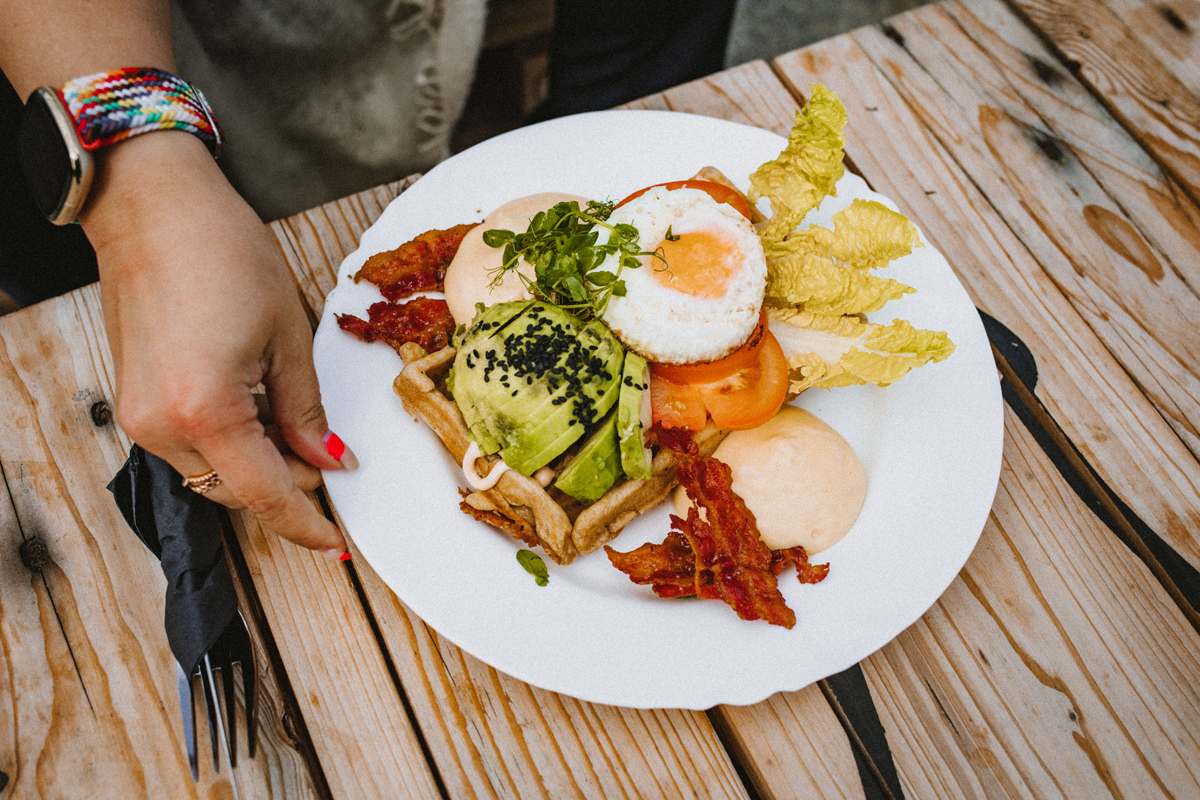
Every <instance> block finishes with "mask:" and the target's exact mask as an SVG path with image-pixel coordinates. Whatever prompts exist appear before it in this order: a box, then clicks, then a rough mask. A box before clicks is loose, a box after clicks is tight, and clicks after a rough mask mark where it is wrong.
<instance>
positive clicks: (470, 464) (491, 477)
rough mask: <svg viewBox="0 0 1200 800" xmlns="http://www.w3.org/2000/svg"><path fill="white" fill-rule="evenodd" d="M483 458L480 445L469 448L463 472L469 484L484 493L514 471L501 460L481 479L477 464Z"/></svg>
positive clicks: (472, 445)
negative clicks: (502, 476) (506, 474)
mask: <svg viewBox="0 0 1200 800" xmlns="http://www.w3.org/2000/svg"><path fill="white" fill-rule="evenodd" d="M481 458H483V453H482V452H480V450H479V445H478V444H476V443H475V442H471V444H470V445H469V446H468V447H467V452H466V453H464V454H463V460H462V471H463V475H465V476H466V478H467V483H469V484H470V485H471V488H472V489H475V490H476V491H480V492H482V491H484V490H485V489H490V488H492V487H493V486H495V485H496V484H497V483H498V482H499V480H500V476H501V475H503V474H504V473H506V472H508V471H509V470H510V469H512V468H511V467H510V466H508V464H505V463H504V460H503V459H501V460H500V461H497V462H496V463H495V464H493V465H492V469H491V471H490V472H489V473H488V474H487V475H486V476H485V477H483V478H481V477H479V473H478V472H476V471H475V462H476V461H478V460H479V459H481Z"/></svg>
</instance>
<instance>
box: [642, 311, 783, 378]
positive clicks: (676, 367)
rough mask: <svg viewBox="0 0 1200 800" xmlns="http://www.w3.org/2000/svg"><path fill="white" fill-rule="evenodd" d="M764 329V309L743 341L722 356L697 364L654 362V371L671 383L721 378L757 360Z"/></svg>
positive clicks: (765, 319) (751, 364)
mask: <svg viewBox="0 0 1200 800" xmlns="http://www.w3.org/2000/svg"><path fill="white" fill-rule="evenodd" d="M766 329H767V315H766V312H765V311H764V312H760V313H759V315H758V324H757V325H755V326H754V330H753V331H752V332H751V334H750V336H749V337H748V338H747V339H746V341H745V343H744V344H742V346H741V347H739V348H738V349H737V350H734V351H733V352H732V353H730V354H729V355H727V356H725V357H724V358H719V359H717V360H716V361H704V362H701V363H698V364H655V365H654V371H655V373H657V374H658V375H660V376H661V377H663V378H666V379H667V380H669V381H671V382H672V383H681V384H698V383H713V382H714V381H719V380H723V379H725V378H728V377H729V376H730V375H732V374H733V373H735V372H737V371H738V370H740V369H745V368H746V367H752V366H754V365H755V364H756V363H757V362H758V350H759V347H760V346H761V343H762V338H763V332H764V331H766Z"/></svg>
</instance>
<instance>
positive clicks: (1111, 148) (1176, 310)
mask: <svg viewBox="0 0 1200 800" xmlns="http://www.w3.org/2000/svg"><path fill="white" fill-rule="evenodd" d="M943 8H944V10H945V11H946V12H947V13H946V14H937V13H926V14H915V15H913V16H911V17H908V16H905V17H900V18H898V19H897V20H896V24H895V26H894V28H893V30H894V31H895V32H896V34H897V35H899V36H902V37H904V38H905V39H906V41H907V40H909V38H910V37H911V41H909V42H908V45H907V47H906V49H907V50H908V51H909V52H910V53H911V54H912V56H913V58H914V60H915V61H917V62H918V63H938V64H939V65H942V69H941V71H940V72H939V74H938V90H939V91H941V92H945V93H946V95H948V96H950V97H953V98H954V100H955V101H956V102H957V103H958V105H959V108H957V109H955V113H956V115H957V116H958V117H959V119H960V120H961V121H964V122H965V121H966V120H967V119H968V118H970V119H974V120H976V126H975V132H976V133H977V135H978V136H979V139H980V141H982V142H984V143H985V148H986V149H985V153H981V155H983V156H984V158H987V159H988V161H990V163H988V164H987V165H982V164H981V165H979V166H978V167H976V166H974V165H972V166H969V167H968V169H970V170H971V171H972V172H976V171H979V170H981V169H990V170H991V171H992V172H993V173H994V174H995V175H996V178H997V179H1000V180H1004V181H1005V182H1006V183H1007V184H1009V185H1010V186H1011V187H1012V189H1013V197H1011V198H1007V199H1006V200H997V204H998V205H999V206H1000V208H1001V212H1002V213H1003V215H1004V217H1005V220H1006V221H1007V222H1008V223H1009V224H1010V225H1011V226H1012V227H1013V229H1014V230H1015V231H1017V233H1018V235H1019V236H1020V237H1021V238H1022V240H1024V241H1025V242H1027V243H1028V244H1029V245H1030V247H1031V249H1032V250H1033V252H1034V255H1035V257H1037V258H1038V260H1039V261H1041V262H1042V264H1043V266H1045V267H1046V269H1047V271H1048V272H1049V273H1050V274H1051V276H1052V277H1053V279H1054V280H1055V281H1056V282H1057V283H1059V284H1060V285H1061V286H1062V287H1063V291H1064V292H1065V293H1066V294H1067V296H1068V297H1069V298H1070V299H1071V300H1072V304H1073V305H1074V306H1075V307H1076V308H1077V309H1078V310H1079V312H1080V314H1081V315H1082V316H1083V317H1084V319H1085V320H1086V321H1087V323H1088V325H1089V326H1091V327H1092V328H1093V329H1094V330H1095V331H1096V333H1097V335H1098V336H1099V337H1100V338H1101V339H1102V340H1103V341H1104V342H1105V344H1106V345H1107V346H1108V347H1109V348H1110V349H1111V350H1113V352H1114V353H1116V354H1117V357H1118V359H1119V360H1120V361H1121V363H1122V365H1123V366H1124V367H1125V368H1126V369H1127V370H1128V371H1129V372H1130V374H1131V375H1132V376H1133V377H1134V379H1135V380H1136V381H1137V382H1138V383H1139V384H1140V385H1141V386H1142V388H1143V391H1145V392H1146V394H1147V395H1148V396H1149V397H1150V398H1151V400H1153V401H1154V403H1155V405H1157V406H1158V407H1159V409H1160V413H1162V414H1163V415H1164V416H1165V417H1166V418H1167V420H1168V422H1169V423H1170V424H1171V425H1172V427H1174V428H1175V430H1176V433H1177V434H1178V435H1179V436H1180V438H1182V439H1183V441H1184V442H1185V443H1186V444H1188V446H1189V447H1190V448H1191V450H1192V452H1193V453H1195V454H1200V434H1198V433H1197V427H1198V426H1200V339H1198V338H1197V337H1196V336H1195V335H1194V332H1193V330H1192V329H1193V327H1194V325H1195V322H1194V320H1196V319H1200V297H1197V295H1196V287H1200V224H1198V223H1200V212H1198V211H1197V208H1196V205H1195V203H1193V202H1192V201H1191V200H1190V199H1189V198H1188V197H1187V195H1186V193H1185V192H1183V191H1182V190H1181V188H1180V187H1179V186H1178V184H1176V183H1175V182H1174V181H1173V180H1171V179H1170V178H1169V177H1166V176H1164V175H1163V173H1162V170H1161V169H1160V168H1159V166H1158V164H1156V163H1155V162H1154V161H1153V160H1152V159H1151V158H1150V156H1149V155H1148V154H1147V153H1146V152H1145V151H1144V150H1142V148H1141V147H1140V145H1139V143H1138V142H1136V141H1135V140H1133V139H1132V138H1130V136H1129V135H1128V134H1127V133H1126V132H1125V131H1124V130H1122V129H1121V128H1120V127H1119V125H1118V124H1117V123H1116V121H1115V120H1113V119H1112V117H1110V116H1109V114H1108V113H1107V111H1105V109H1104V108H1103V107H1102V106H1101V105H1100V104H1099V102H1098V101H1097V100H1096V99H1095V98H1094V97H1093V96H1092V94H1091V93H1090V92H1088V91H1087V90H1086V89H1085V88H1084V87H1082V86H1080V85H1079V84H1078V83H1076V82H1075V81H1072V80H1069V79H1067V78H1066V76H1065V74H1064V73H1061V72H1059V71H1056V68H1055V67H1053V66H1052V65H1051V64H1050V63H1049V61H1048V59H1049V58H1050V54H1049V53H1046V52H1045V51H1043V50H1041V49H1040V43H1039V42H1038V40H1037V39H1036V38H1035V36H1034V34H1033V33H1032V32H1031V31H1029V30H1028V29H1027V28H1026V27H1025V26H1024V25H1022V24H1020V23H1019V22H1018V20H1017V19H1016V18H1015V17H1013V16H1012V14H1011V13H1009V12H1008V11H1007V10H1006V9H1004V8H1003V7H1001V6H999V5H998V4H994V3H990V2H978V1H976V0H971V1H969V2H966V3H962V4H951V5H946V6H944V7H943ZM906 33H907V34H908V36H906ZM880 40H881V39H880V37H877V38H876V41H880ZM864 41H866V37H864ZM873 52H876V53H880V51H879V50H875V51H873ZM877 57H879V56H878V55H877ZM1008 65H1012V66H1008ZM943 105H944V103H943ZM977 109H978V111H977ZM1017 139H1019V140H1020V144H1022V145H1023V147H1017V146H1015V142H1014V140H1017ZM1031 144H1032V145H1035V146H1036V149H1034V147H1031ZM1022 150H1024V151H1026V152H1027V153H1028V156H1026V157H1025V160H1026V163H1022V161H1021V160H1020V159H1021V158H1022V156H1021V155H1020V153H1021V151H1022ZM1035 159H1036V160H1037V162H1040V163H1036V162H1035V163H1028V162H1034V160H1035ZM1037 166H1042V167H1043V169H1041V170H1039V171H1038V172H1037V173H1036V174H1035V175H1033V176H1032V177H1027V176H1031V172H1030V168H1033V167H1037ZM1046 168H1048V169H1046ZM1043 173H1047V176H1048V177H1052V179H1051V180H1049V181H1047V180H1044V179H1043ZM994 182H995V181H993V183H994ZM996 197H997V195H996V194H995V193H989V199H992V198H996ZM1018 203H1019V204H1020V209H1018V207H1017V204H1018ZM1022 211H1024V212H1025V213H1021V212H1022ZM1064 212H1066V213H1065V215H1064ZM1046 220H1054V222H1053V223H1049V224H1048V223H1047V221H1046Z"/></svg>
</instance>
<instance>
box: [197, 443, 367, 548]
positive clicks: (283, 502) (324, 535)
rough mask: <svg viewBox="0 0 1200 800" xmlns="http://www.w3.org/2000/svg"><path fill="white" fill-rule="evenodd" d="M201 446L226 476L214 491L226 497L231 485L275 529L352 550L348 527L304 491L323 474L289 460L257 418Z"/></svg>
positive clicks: (299, 540) (307, 543) (305, 541)
mask: <svg viewBox="0 0 1200 800" xmlns="http://www.w3.org/2000/svg"><path fill="white" fill-rule="evenodd" d="M198 445H199V447H198V449H199V451H200V454H201V456H202V457H203V458H204V460H205V461H207V462H208V464H209V465H211V468H212V469H214V470H216V471H217V474H218V475H220V476H221V486H219V487H217V489H214V490H213V492H211V493H210V495H211V496H213V499H214V500H217V501H218V502H221V500H222V497H224V496H225V495H224V493H222V494H221V495H217V492H218V491H221V490H225V492H228V493H229V494H230V495H232V498H233V500H234V501H236V502H237V503H239V504H241V505H242V506H243V507H245V508H246V509H247V510H249V511H250V513H252V514H254V516H255V517H257V518H258V520H259V522H261V523H262V525H263V526H264V527H265V528H267V529H268V530H270V531H271V532H273V533H275V534H277V535H279V536H282V537H284V538H285V539H289V540H290V541H292V542H295V543H296V544H298V545H300V546H301V547H308V548H311V549H313V550H322V551H330V550H332V551H335V552H336V553H338V554H340V553H342V552H345V550H346V541H345V538H344V537H343V536H342V532H341V531H340V530H338V528H337V526H335V525H334V524H333V523H332V522H330V521H329V520H327V519H326V518H325V517H324V516H323V515H322V514H321V513H320V511H319V510H318V509H317V508H316V506H315V505H314V504H313V502H312V501H311V500H310V499H309V498H308V497H307V496H306V495H305V494H304V490H305V487H312V488H316V486H317V485H318V484H319V483H320V473H319V472H318V471H317V470H316V469H314V468H313V467H312V466H311V465H307V464H304V463H303V462H301V461H300V460H299V459H296V458H293V459H291V461H290V462H289V460H288V459H286V458H285V457H284V456H283V455H282V454H281V453H280V452H279V451H278V450H277V449H276V448H275V446H274V444H272V443H271V440H270V439H268V438H267V437H266V436H265V435H264V433H263V430H262V429H261V427H260V426H259V425H258V423H257V421H254V422H253V423H252V424H246V425H243V426H241V427H240V428H239V429H231V430H227V431H226V432H225V434H224V435H220V436H216V437H213V438H203V439H201V440H200V441H198Z"/></svg>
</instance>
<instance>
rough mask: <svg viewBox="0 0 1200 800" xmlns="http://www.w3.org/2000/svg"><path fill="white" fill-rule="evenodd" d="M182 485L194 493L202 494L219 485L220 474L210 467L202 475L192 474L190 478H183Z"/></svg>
mask: <svg viewBox="0 0 1200 800" xmlns="http://www.w3.org/2000/svg"><path fill="white" fill-rule="evenodd" d="M183 485H184V486H186V487H187V488H189V489H191V490H192V491H193V492H195V493H196V494H204V493H205V492H211V491H212V490H213V489H215V488H217V487H218V486H220V485H221V476H220V475H218V474H217V471H216V470H215V469H210V470H209V471H208V472H206V473H204V474H203V475H193V476H192V477H190V478H184V479H183Z"/></svg>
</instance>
